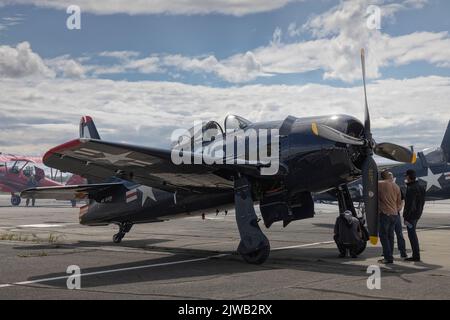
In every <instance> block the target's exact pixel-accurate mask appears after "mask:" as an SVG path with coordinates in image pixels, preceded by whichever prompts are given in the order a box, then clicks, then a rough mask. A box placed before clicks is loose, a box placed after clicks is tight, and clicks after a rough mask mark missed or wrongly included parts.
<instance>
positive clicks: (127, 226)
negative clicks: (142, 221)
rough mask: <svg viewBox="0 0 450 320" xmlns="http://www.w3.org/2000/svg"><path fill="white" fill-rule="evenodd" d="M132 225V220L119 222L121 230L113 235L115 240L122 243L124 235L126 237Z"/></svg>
mask: <svg viewBox="0 0 450 320" xmlns="http://www.w3.org/2000/svg"><path fill="white" fill-rule="evenodd" d="M132 226H133V224H132V223H130V222H122V223H119V232H118V233H116V234H115V235H114V236H113V242H114V243H120V242H121V241H122V239H123V237H125V235H126V234H127V233H128V232H130V230H131V227H132Z"/></svg>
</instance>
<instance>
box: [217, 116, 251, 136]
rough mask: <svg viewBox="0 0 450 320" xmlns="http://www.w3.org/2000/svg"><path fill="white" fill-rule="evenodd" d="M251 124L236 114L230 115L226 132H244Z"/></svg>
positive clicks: (226, 121) (226, 119)
mask: <svg viewBox="0 0 450 320" xmlns="http://www.w3.org/2000/svg"><path fill="white" fill-rule="evenodd" d="M250 124H251V122H250V121H249V120H247V119H244V118H242V117H239V116H236V115H234V114H230V115H228V116H227V117H226V118H225V121H224V125H225V132H230V131H231V132H233V131H236V130H242V129H245V128H246V127H248V126H249V125H250Z"/></svg>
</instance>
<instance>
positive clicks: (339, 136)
mask: <svg viewBox="0 0 450 320" xmlns="http://www.w3.org/2000/svg"><path fill="white" fill-rule="evenodd" d="M361 62H362V70H363V83H364V95H365V120H364V123H361V122H360V121H359V120H357V119H356V118H354V117H351V116H348V115H333V116H320V117H308V118H296V117H293V116H289V117H287V118H286V119H284V120H279V121H268V122H259V123H251V122H250V121H247V120H245V119H243V118H241V117H237V116H228V117H227V118H226V119H225V127H224V129H225V130H223V129H222V127H221V126H220V125H219V124H218V123H217V122H214V121H210V122H208V123H206V124H205V125H204V127H203V129H202V135H203V132H207V133H208V135H209V138H208V139H203V140H202V141H203V142H202V146H203V147H204V150H211V149H214V147H215V146H217V145H223V148H224V149H221V150H222V151H224V152H223V153H222V155H220V152H218V153H216V154H214V155H212V154H211V153H209V154H208V157H209V159H208V161H206V159H202V160H201V161H192V162H191V163H181V164H178V163H177V164H176V163H174V161H173V158H172V155H173V154H172V151H171V150H162V149H156V148H148V147H142V146H135V145H130V144H125V143H115V142H107V141H103V140H100V136H99V134H98V132H97V129H96V128H95V125H94V123H93V121H92V119H91V118H90V117H83V118H82V120H81V124H80V139H76V140H73V141H70V142H67V143H64V144H62V145H60V146H57V147H55V148H53V149H51V150H49V151H48V152H47V153H46V154H45V156H44V160H43V161H44V163H45V164H46V165H47V166H49V167H53V168H57V169H59V170H62V171H68V172H72V173H75V174H79V175H81V176H83V177H86V178H87V179H89V180H90V181H92V182H95V183H91V184H87V185H79V186H73V187H50V188H34V189H29V190H26V191H24V192H22V196H23V197H30V196H34V197H36V198H56V199H74V198H75V199H89V205H87V206H85V207H82V208H81V209H80V223H81V224H84V225H107V224H111V223H114V224H117V225H118V226H119V232H118V233H117V234H115V235H114V237H113V240H114V242H120V241H121V240H122V238H123V237H124V235H125V234H126V233H127V232H129V231H130V229H131V227H132V226H133V224H136V223H147V222H155V221H161V220H167V219H168V218H174V217H183V216H185V214H186V213H189V214H195V213H202V212H207V211H215V210H222V209H223V208H227V207H232V206H234V209H235V211H236V222H237V226H238V230H239V233H240V238H241V241H240V243H239V246H238V249H237V250H238V252H239V253H240V254H241V255H242V257H243V258H244V260H245V261H247V262H248V263H254V264H260V263H263V262H264V261H265V260H266V259H267V257H268V256H269V252H270V245H269V241H268V239H267V237H266V236H265V235H264V234H263V232H262V231H261V229H260V227H259V225H258V219H257V215H256V213H255V209H254V204H255V203H259V206H260V211H261V215H262V218H263V222H264V225H265V226H266V227H267V228H269V227H270V226H271V225H272V224H273V223H274V222H277V221H283V225H284V226H287V225H288V224H289V223H290V222H292V221H294V220H300V219H306V218H312V217H313V216H314V202H313V199H312V196H311V193H313V192H321V191H322V192H323V191H326V190H336V192H337V193H338V195H339V203H340V210H341V211H344V210H350V211H352V212H353V213H354V214H355V215H356V212H355V209H354V207H353V202H352V201H351V197H350V194H349V192H348V188H347V183H349V182H351V181H354V180H357V179H358V178H360V177H362V182H363V189H364V202H365V208H366V219H365V220H366V222H367V229H368V230H366V232H367V231H368V232H367V233H368V236H367V237H366V238H367V240H369V239H370V240H371V242H372V243H376V242H377V241H378V238H377V236H378V199H377V197H378V192H377V188H378V168H377V165H376V163H375V161H374V160H373V157H372V156H373V154H374V153H375V154H377V155H380V156H382V157H385V158H388V159H391V160H396V161H400V162H407V163H414V162H415V160H416V155H415V154H414V152H413V151H411V150H410V149H408V148H404V147H401V146H398V145H395V144H392V143H380V144H377V143H376V142H375V141H374V139H373V138H372V133H371V126H370V116H369V109H368V106H367V97H366V86H365V63H364V50H362V51H361ZM255 130H256V131H260V130H269V131H272V130H275V131H276V132H277V134H278V135H277V136H276V139H275V137H274V136H272V137H270V139H269V138H268V139H267V141H270V142H267V143H266V144H264V143H262V144H261V143H259V144H258V145H259V147H261V148H267V149H266V152H267V154H271V152H273V153H276V154H271V156H272V158H276V159H277V162H278V166H277V167H278V170H277V171H276V172H273V173H272V174H269V175H268V174H263V173H262V172H263V169H267V167H268V166H270V164H268V163H267V162H266V161H262V160H261V159H260V158H259V157H257V158H256V159H250V156H248V154H250V152H247V151H248V148H250V147H251V146H249V145H246V148H247V149H246V151H244V152H241V153H238V152H228V151H230V150H228V149H230V148H231V149H233V150H231V151H234V149H235V148H236V147H235V145H234V144H231V146H230V145H228V144H227V143H228V141H232V142H233V140H234V139H228V138H230V135H231V136H232V135H236V134H237V132H239V134H242V133H243V134H244V135H245V134H246V133H247V132H250V131H255ZM202 138H204V137H202ZM195 139H196V135H193V136H192V137H191V141H190V143H191V144H197V141H192V140H195ZM181 140H183V139H181ZM205 140H206V141H205ZM225 140H226V141H227V142H226V143H223V141H225ZM275 143H276V145H273V144H275ZM180 154H182V156H183V157H184V158H186V157H187V158H190V159H194V158H195V159H197V158H196V157H197V156H198V153H196V152H195V153H194V152H192V153H189V152H188V151H183V150H181V151H180ZM217 154H218V155H217ZM229 154H232V155H233V158H232V159H231V160H233V161H229V160H230V159H229V158H227V159H225V158H226V157H227V156H228V155H229ZM274 156H275V157H274ZM211 157H213V158H214V157H215V158H216V159H213V160H217V161H210V160H211V159H210V158H211ZM218 158H220V159H218ZM197 160H198V159H197ZM219 160H220V161H219ZM225 160H226V161H225ZM105 181H106V182H105Z"/></svg>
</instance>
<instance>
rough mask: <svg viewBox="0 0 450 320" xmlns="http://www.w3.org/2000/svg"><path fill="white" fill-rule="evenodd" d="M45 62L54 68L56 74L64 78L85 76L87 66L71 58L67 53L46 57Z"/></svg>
mask: <svg viewBox="0 0 450 320" xmlns="http://www.w3.org/2000/svg"><path fill="white" fill-rule="evenodd" d="M45 63H46V65H47V66H48V67H50V68H51V69H52V70H54V71H55V72H56V73H57V75H60V76H63V77H65V78H84V77H85V76H86V72H87V68H86V67H84V66H83V65H82V64H81V63H80V62H78V61H76V60H74V59H71V58H70V56H69V55H64V56H60V57H56V58H54V59H47V60H45Z"/></svg>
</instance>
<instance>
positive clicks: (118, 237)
mask: <svg viewBox="0 0 450 320" xmlns="http://www.w3.org/2000/svg"><path fill="white" fill-rule="evenodd" d="M124 236H125V234H124V233H121V232H119V233H116V234H115V235H114V236H113V242H114V243H121V242H122V239H123V237H124Z"/></svg>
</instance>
